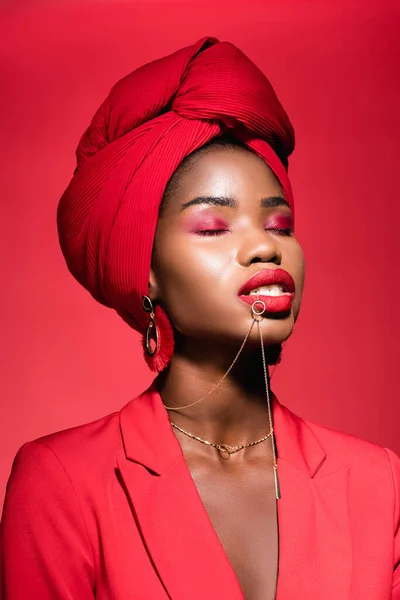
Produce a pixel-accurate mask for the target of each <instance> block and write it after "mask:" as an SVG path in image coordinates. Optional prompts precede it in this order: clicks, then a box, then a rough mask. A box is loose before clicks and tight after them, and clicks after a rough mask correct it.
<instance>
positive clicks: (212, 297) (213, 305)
mask: <svg viewBox="0 0 400 600" xmlns="http://www.w3.org/2000/svg"><path fill="white" fill-rule="evenodd" d="M277 268H280V269H283V270H284V271H286V272H287V273H288V274H289V275H290V276H291V278H292V279H293V282H294V286H295V291H294V297H293V301H292V306H291V309H290V308H289V310H288V309H287V307H286V308H285V310H282V311H280V312H279V310H278V312H267V313H264V315H263V319H262V328H263V334H264V340H265V342H266V343H268V344H280V343H281V342H283V341H284V340H285V339H287V338H288V337H289V336H290V334H291V332H292V330H293V326H294V322H295V320H296V318H297V315H298V313H299V309H300V302H301V296H302V290H303V281H304V258H303V252H302V250H301V247H300V245H299V243H298V242H297V240H296V238H295V237H294V233H293V221H292V215H291V211H290V208H289V206H288V205H287V204H286V202H285V200H284V198H283V193H282V189H281V186H280V184H279V182H278V180H277V179H276V177H275V175H274V174H273V172H272V171H271V170H270V169H269V167H268V166H267V165H266V164H265V163H264V161H263V160H262V159H261V158H259V157H258V156H256V155H255V154H254V153H252V152H250V151H247V150H245V149H241V148H234V149H232V148H211V149H209V150H207V151H205V152H204V153H200V154H199V156H197V157H196V158H195V159H194V161H193V163H192V164H191V165H190V167H189V168H188V169H186V170H184V171H183V172H182V175H181V176H180V177H179V181H178V185H177V186H176V188H175V189H174V192H173V194H172V197H171V198H169V199H168V202H167V204H166V206H165V209H164V210H163V211H162V213H161V215H160V218H159V221H158V225H157V231H156V236H155V241H154V251H153V262H152V269H151V274H150V282H149V295H150V297H151V299H152V300H156V301H158V302H160V304H161V305H162V306H163V307H164V308H165V310H166V312H167V314H168V315H169V318H170V320H171V322H172V324H173V326H174V328H175V329H176V331H177V332H179V334H181V335H182V336H184V337H185V338H188V339H189V338H193V339H194V340H196V339H203V340H204V339H209V340H210V341H214V342H216V343H217V342H220V343H236V344H237V342H238V340H239V339H241V340H243V338H244V336H245V335H246V333H247V331H248V329H249V326H250V324H251V322H252V314H251V301H250V304H249V299H248V298H247V302H246V301H245V299H244V298H243V295H242V294H240V295H238V294H239V290H240V288H241V287H242V286H243V285H244V284H245V283H246V282H247V281H248V280H249V279H250V278H251V277H252V276H253V275H255V274H257V273H259V272H260V271H264V270H266V269H267V270H268V273H271V271H269V270H270V269H271V270H273V269H277ZM263 275H265V273H263ZM255 287H258V286H255ZM247 291H250V290H247ZM264 292H266V290H265V289H263V290H262V291H261V292H260V293H262V294H263V295H264ZM270 292H271V290H269V292H268V293H270ZM275 293H277V292H275ZM241 296H242V297H241ZM260 297H261V296H260ZM256 299H257V296H255V297H254V300H256ZM272 302H274V300H272ZM278 304H279V301H278ZM275 308H276V307H275ZM278 308H279V307H278ZM257 336H258V334H257V328H256V327H254V328H253V331H252V334H251V336H250V340H252V341H254V342H255V341H256V340H258V337H257Z"/></svg>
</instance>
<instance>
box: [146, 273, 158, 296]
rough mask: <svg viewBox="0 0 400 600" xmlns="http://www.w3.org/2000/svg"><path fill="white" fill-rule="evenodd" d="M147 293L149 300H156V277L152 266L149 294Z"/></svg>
mask: <svg viewBox="0 0 400 600" xmlns="http://www.w3.org/2000/svg"><path fill="white" fill-rule="evenodd" d="M148 295H149V298H150V300H151V301H154V300H157V298H158V296H159V290H158V283H157V277H156V274H155V272H154V269H153V267H150V274H149V294H148Z"/></svg>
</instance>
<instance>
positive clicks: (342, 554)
mask: <svg viewBox="0 0 400 600" xmlns="http://www.w3.org/2000/svg"><path fill="white" fill-rule="evenodd" d="M273 419H274V424H275V435H276V443H277V454H278V469H279V477H280V484H281V492H282V498H281V500H279V501H278V523H279V574H278V585H277V596H276V598H277V600H299V599H300V600H303V599H307V600H390V599H391V598H392V600H399V599H400V565H399V562H400V532H399V519H400V514H399V513H400V492H399V486H400V458H399V457H398V456H397V455H396V454H395V453H394V452H392V451H391V450H388V449H386V448H381V447H380V446H377V445H375V444H371V443H369V442H366V441H364V440H361V439H358V438H355V437H352V436H349V435H346V434H344V433H340V432H338V431H335V430H332V429H327V428H325V427H322V426H320V425H316V424H314V423H310V422H307V421H304V420H303V419H301V418H299V417H298V416H296V415H295V414H293V413H292V412H291V411H290V410H289V409H288V408H286V407H285V406H283V405H282V404H280V403H279V402H278V400H277V399H276V397H274V399H273ZM0 563H1V574H2V582H1V588H2V590H3V594H2V596H1V598H2V599H3V600H36V599H37V600H50V599H51V600H54V599H59V600H67V599H68V600H72V599H73V600H89V599H90V600H93V598H98V599H100V600H168V599H172V600H243V598H244V596H243V593H242V591H241V589H240V586H239V583H238V580H237V578H236V576H235V573H234V571H233V569H232V567H231V565H230V563H229V561H228V558H227V555H226V553H225V551H224V549H223V547H222V544H221V543H220V542H219V539H218V537H217V535H216V533H215V530H214V528H213V526H212V524H211V521H210V519H209V517H208V515H207V513H206V511H205V508H204V506H203V504H202V502H201V499H200V496H199V494H198V492H197V489H196V487H195V484H194V482H193V480H192V478H191V474H190V471H189V469H188V467H187V465H186V462H185V460H184V457H183V454H182V451H181V448H180V445H179V443H178V441H177V439H176V438H175V435H174V433H173V431H172V428H171V426H170V424H169V420H168V415H167V412H166V411H165V409H164V408H163V406H162V402H161V398H160V396H159V395H158V393H157V392H156V391H155V389H154V387H152V388H151V389H150V390H148V391H147V392H146V393H144V394H143V395H141V396H139V397H138V398H136V399H134V400H132V401H131V402H129V403H128V404H127V405H126V406H125V407H124V408H123V409H122V410H121V411H119V412H116V413H114V414H112V415H109V416H107V417H104V418H102V419H100V420H98V421H95V422H94V423H89V424H87V425H83V426H80V427H75V428H73V429H69V430H67V431H61V432H59V433H55V434H52V435H48V436H46V437H42V438H40V439H38V440H36V441H33V442H29V443H27V444H25V445H24V446H22V448H21V449H20V450H19V452H18V454H17V456H16V458H15V461H14V464H13V469H12V474H11V477H10V480H9V483H8V487H7V494H6V501H5V506H4V512H3V518H2V525H1V559H0Z"/></svg>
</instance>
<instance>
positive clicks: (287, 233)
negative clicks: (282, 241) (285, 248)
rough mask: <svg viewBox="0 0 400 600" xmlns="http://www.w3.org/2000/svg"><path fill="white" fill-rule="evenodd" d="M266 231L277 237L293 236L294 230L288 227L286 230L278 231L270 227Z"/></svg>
mask: <svg viewBox="0 0 400 600" xmlns="http://www.w3.org/2000/svg"><path fill="white" fill-rule="evenodd" d="M266 231H269V232H270V233H274V234H275V235H286V236H289V235H292V233H293V229H292V228H290V227H286V228H284V229H276V228H273V227H268V229H266Z"/></svg>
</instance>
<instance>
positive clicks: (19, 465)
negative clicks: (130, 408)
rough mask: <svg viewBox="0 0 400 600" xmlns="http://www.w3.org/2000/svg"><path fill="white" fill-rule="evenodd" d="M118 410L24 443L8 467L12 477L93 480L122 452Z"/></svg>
mask: <svg viewBox="0 0 400 600" xmlns="http://www.w3.org/2000/svg"><path fill="white" fill-rule="evenodd" d="M119 422H120V411H115V412H113V413H111V414H109V415H106V416H104V417H101V418H99V419H96V420H94V421H91V422H89V423H84V424H82V425H78V426H75V427H71V428H68V429H64V430H61V431H57V432H54V433H50V434H48V435H44V436H41V437H38V438H36V439H33V440H31V441H28V442H26V443H24V444H23V445H22V446H21V447H20V448H19V450H18V452H17V454H16V456H15V458H14V461H13V465H12V478H14V479H15V478H16V477H18V478H26V477H29V478H32V477H34V478H35V479H36V481H39V480H43V479H46V480H49V479H53V480H55V478H57V477H58V478H60V479H61V478H64V477H66V476H67V477H68V478H70V477H71V478H73V479H74V480H81V481H82V482H84V481H85V480H93V478H94V477H97V476H98V477H102V476H103V475H105V473H107V472H109V470H110V466H112V465H113V464H115V463H116V460H117V457H118V456H119V455H121V453H123V443H122V438H121V435H120V426H119Z"/></svg>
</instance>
